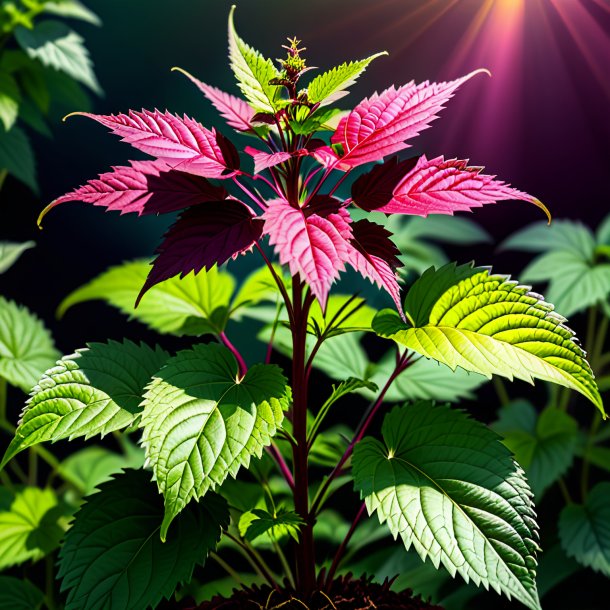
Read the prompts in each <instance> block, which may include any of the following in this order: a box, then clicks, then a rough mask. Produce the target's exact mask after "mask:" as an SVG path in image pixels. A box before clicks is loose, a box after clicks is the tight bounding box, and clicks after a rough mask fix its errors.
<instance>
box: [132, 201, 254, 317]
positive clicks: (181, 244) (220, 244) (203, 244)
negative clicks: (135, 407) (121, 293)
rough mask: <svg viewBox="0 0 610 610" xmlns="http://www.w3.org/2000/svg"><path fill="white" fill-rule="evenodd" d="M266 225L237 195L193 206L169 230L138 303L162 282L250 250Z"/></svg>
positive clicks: (219, 262)
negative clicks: (232, 197)
mask: <svg viewBox="0 0 610 610" xmlns="http://www.w3.org/2000/svg"><path fill="white" fill-rule="evenodd" d="M262 229H263V222H262V220H261V219H259V218H256V217H255V216H254V215H253V213H252V211H251V210H250V208H249V207H248V206H246V205H244V204H243V203H241V202H240V201H237V200H236V199H227V200H226V201H212V202H207V203H202V204H201V205H198V206H195V207H192V208H189V209H188V210H186V211H185V212H183V213H182V214H181V215H180V217H179V218H178V220H177V222H176V223H175V224H174V225H173V226H172V227H171V228H170V229H169V231H168V232H167V233H166V234H165V239H164V240H163V243H162V244H161V246H160V247H159V248H158V250H157V252H158V253H159V256H158V257H157V258H156V259H155V260H154V262H153V266H152V269H151V271H150V273H149V274H148V277H147V278H146V282H145V283H144V286H143V287H142V290H141V291H140V294H139V295H138V299H137V301H136V305H137V304H138V303H139V302H140V299H141V298H142V296H143V295H144V293H145V292H146V291H147V290H148V289H149V288H151V287H152V286H154V285H155V284H158V283H159V282H162V281H164V280H167V279H169V278H170V277H174V276H175V275H178V274H180V277H184V276H185V275H187V274H188V273H190V272H191V271H194V272H195V273H199V272H200V271H201V270H202V269H209V268H210V267H212V266H214V265H221V264H222V263H224V262H225V261H227V260H228V259H229V258H235V257H236V256H237V255H239V254H241V253H243V252H246V251H247V250H249V249H250V248H252V246H253V245H254V244H255V243H256V242H257V241H258V239H259V238H260V236H261V233H262Z"/></svg>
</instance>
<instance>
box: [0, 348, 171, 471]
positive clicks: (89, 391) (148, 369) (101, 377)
mask: <svg viewBox="0 0 610 610" xmlns="http://www.w3.org/2000/svg"><path fill="white" fill-rule="evenodd" d="M168 358H169V354H168V353H167V352H165V351H164V350H162V349H161V348H160V347H157V348H155V349H152V348H150V347H148V346H147V345H146V344H144V343H142V344H140V345H137V344H136V343H132V342H131V341H127V340H125V341H124V342H123V343H118V342H116V341H109V342H108V343H91V344H89V345H88V347H87V348H86V349H82V350H79V351H77V352H76V353H75V354H72V355H70V356H66V357H65V358H63V359H62V360H60V361H59V362H58V363H57V365H56V366H55V367H53V368H51V369H49V370H48V371H47V372H46V373H45V374H44V375H43V377H42V378H41V379H40V381H39V382H38V385H37V386H36V387H35V388H34V389H33V390H32V395H31V397H30V399H29V400H28V402H27V404H26V406H25V409H24V410H23V414H22V416H21V421H20V423H19V427H18V428H17V432H16V433H15V438H14V439H13V440H12V442H11V444H10V445H9V447H8V449H7V450H6V454H5V456H4V459H3V461H2V465H0V467H1V466H3V465H4V464H6V463H7V462H8V461H9V460H10V459H11V458H13V457H14V456H15V455H16V454H17V453H19V452H20V451H23V450H24V449H26V448H27V447H31V446H32V445H36V444H38V443H42V442H46V441H51V442H55V441H58V440H60V439H65V438H68V439H73V438H76V437H79V436H84V437H85V438H90V437H92V436H95V435H96V434H101V435H102V436H103V435H105V434H108V433H109V432H113V431H114V430H120V429H122V428H126V427H128V426H131V425H132V424H133V423H134V422H135V421H136V420H137V418H138V417H139V415H140V413H141V409H140V402H141V400H142V392H143V390H144V386H146V384H147V383H148V382H149V381H150V378H151V377H152V375H153V374H154V373H156V372H157V371H158V370H159V369H160V368H161V366H162V365H163V364H164V363H165V361H166V360H167V359H168Z"/></svg>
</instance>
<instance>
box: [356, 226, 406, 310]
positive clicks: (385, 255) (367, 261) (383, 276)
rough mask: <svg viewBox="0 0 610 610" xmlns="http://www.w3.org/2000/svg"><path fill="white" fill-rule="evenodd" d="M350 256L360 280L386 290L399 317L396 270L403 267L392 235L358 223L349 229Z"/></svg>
mask: <svg viewBox="0 0 610 610" xmlns="http://www.w3.org/2000/svg"><path fill="white" fill-rule="evenodd" d="M352 231H353V237H352V241H351V245H352V252H351V253H350V255H349V258H348V262H349V264H350V265H351V266H352V267H353V268H354V269H355V270H356V271H358V273H360V275H362V276H363V277H365V278H367V279H369V280H371V282H373V283H375V284H377V285H378V286H379V287H380V288H382V289H385V290H387V292H388V293H389V295H390V296H391V297H392V300H393V301H394V303H396V307H397V309H398V312H399V313H400V315H401V316H404V314H403V313H402V306H401V303H400V287H399V285H398V281H397V276H396V269H398V268H399V267H401V266H402V263H401V262H400V261H399V260H398V255H399V254H400V250H399V249H398V248H397V247H396V245H395V244H394V242H393V241H392V240H390V236H391V233H390V232H389V231H388V230H387V229H386V228H385V227H382V226H381V225H378V224H376V223H374V222H369V221H368V220H359V221H358V222H355V223H354V224H353V225H352Z"/></svg>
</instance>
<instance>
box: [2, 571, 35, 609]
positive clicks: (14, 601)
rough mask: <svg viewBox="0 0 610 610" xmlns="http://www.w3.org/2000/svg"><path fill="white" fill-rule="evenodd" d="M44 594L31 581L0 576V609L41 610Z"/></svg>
mask: <svg viewBox="0 0 610 610" xmlns="http://www.w3.org/2000/svg"><path fill="white" fill-rule="evenodd" d="M43 601H44V593H43V592H42V591H41V590H40V589H39V588H38V587H35V586H34V585H33V584H32V583H31V582H30V581H29V580H23V579H21V578H15V577H14V576H0V608H10V609H11V610H39V608H40V607H41V606H42V602H43Z"/></svg>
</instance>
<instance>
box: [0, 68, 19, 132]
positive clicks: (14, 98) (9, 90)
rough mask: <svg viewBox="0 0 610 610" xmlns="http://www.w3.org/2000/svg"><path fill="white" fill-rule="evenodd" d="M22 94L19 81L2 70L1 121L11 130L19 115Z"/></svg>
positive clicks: (0, 75) (0, 90) (0, 86)
mask: <svg viewBox="0 0 610 610" xmlns="http://www.w3.org/2000/svg"><path fill="white" fill-rule="evenodd" d="M20 101H21V94H20V93H19V87H18V86H17V81H16V80H15V79H14V78H13V77H12V76H11V75H10V74H8V73H7V72H0V123H2V124H3V125H4V129H5V131H9V130H10V129H11V128H12V127H13V125H14V124H15V121H16V120H17V116H18V115H19V102H20Z"/></svg>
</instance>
